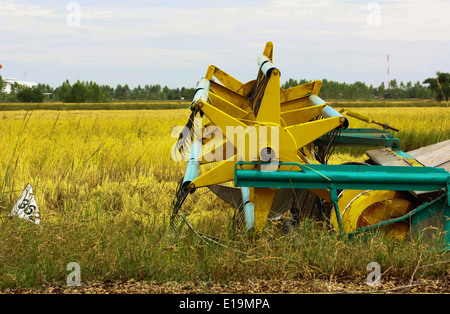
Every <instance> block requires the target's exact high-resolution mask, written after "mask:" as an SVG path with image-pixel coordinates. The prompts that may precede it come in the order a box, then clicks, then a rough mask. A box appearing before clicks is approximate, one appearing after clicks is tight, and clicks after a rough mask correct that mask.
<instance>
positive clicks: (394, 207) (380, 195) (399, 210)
mask: <svg viewBox="0 0 450 314" xmlns="http://www.w3.org/2000/svg"><path fill="white" fill-rule="evenodd" d="M338 206H339V212H340V215H341V221H342V226H343V228H344V232H346V233H349V232H353V231H356V230H357V229H358V228H361V227H366V226H370V225H373V224H377V223H379V222H382V221H386V220H388V219H391V218H397V217H400V216H403V215H405V214H407V213H408V212H409V211H411V210H412V209H414V208H415V203H414V201H412V200H411V198H410V197H409V196H408V194H407V193H402V192H398V191H371V190H367V191H364V190H344V191H342V192H341V193H340V195H339V201H338ZM330 220H331V223H332V225H333V228H334V229H335V230H338V223H337V219H336V213H335V210H334V208H332V212H331V218H330ZM408 230H409V224H408V223H407V222H403V221H401V222H395V223H390V224H388V225H387V226H386V231H387V233H388V235H389V236H390V237H392V238H394V239H398V240H403V239H404V238H405V237H406V234H407V233H408Z"/></svg>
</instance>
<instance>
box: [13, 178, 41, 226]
mask: <svg viewBox="0 0 450 314" xmlns="http://www.w3.org/2000/svg"><path fill="white" fill-rule="evenodd" d="M9 216H18V217H20V218H22V219H25V220H28V221H31V222H33V223H35V224H37V225H39V224H40V217H39V208H38V206H37V203H36V199H35V198H34V194H33V189H32V188H31V185H30V184H28V185H27V186H26V187H25V189H24V190H23V192H22V195H20V198H19V200H18V201H17V203H16V205H14V207H13V209H12V211H11V213H10V214H9Z"/></svg>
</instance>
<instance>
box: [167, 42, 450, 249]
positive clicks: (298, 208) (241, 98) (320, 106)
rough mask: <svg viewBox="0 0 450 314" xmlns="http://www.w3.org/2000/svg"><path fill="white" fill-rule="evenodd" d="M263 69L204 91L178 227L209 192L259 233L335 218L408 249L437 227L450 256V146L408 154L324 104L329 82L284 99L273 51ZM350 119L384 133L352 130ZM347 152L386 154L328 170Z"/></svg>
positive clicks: (196, 108)
mask: <svg viewBox="0 0 450 314" xmlns="http://www.w3.org/2000/svg"><path fill="white" fill-rule="evenodd" d="M257 63H258V66H259V70H258V75H257V79H256V80H252V81H250V82H248V83H245V84H244V83H241V82H240V81H238V80H237V79H235V78H233V77H232V76H230V75H229V74H227V73H225V72H224V71H223V70H221V69H219V68H218V67H216V66H209V68H208V70H207V72H206V75H205V77H204V78H202V79H201V80H200V81H199V83H198V86H197V89H196V91H195V97H194V100H193V102H192V104H191V115H190V118H189V121H188V123H187V125H186V127H185V128H184V131H183V132H182V133H181V134H180V136H179V140H178V142H177V145H175V147H176V153H179V154H181V155H183V154H184V156H185V158H184V159H185V160H187V165H186V172H185V176H184V178H183V180H182V181H181V182H180V185H179V188H178V191H177V195H176V197H175V200H174V202H173V212H172V222H173V223H174V222H175V221H176V217H177V216H178V213H179V209H180V207H181V205H182V204H183V202H184V200H185V199H186V197H187V196H188V195H189V194H191V193H194V192H195V191H196V190H197V189H198V188H202V187H208V188H209V189H210V190H211V191H213V192H214V193H215V194H216V195H217V196H218V197H220V198H221V199H223V200H225V201H227V202H228V203H230V204H232V205H234V206H236V208H238V209H239V212H240V213H242V216H243V217H244V221H245V228H246V231H247V232H249V233H250V232H251V233H253V234H254V233H256V234H259V233H261V232H262V231H263V229H264V226H265V224H266V221H267V220H268V219H283V218H282V217H286V216H287V217H289V218H288V219H283V220H285V221H291V222H296V221H298V220H299V219H300V217H306V216H308V217H316V218H320V219H323V218H324V217H325V219H328V220H329V221H330V223H331V224H330V226H332V228H334V229H335V230H337V231H341V232H345V233H346V234H348V235H349V236H351V235H355V234H358V233H361V232H365V231H368V230H373V229H374V228H383V229H384V230H386V231H387V232H388V233H389V234H390V235H392V237H394V238H397V239H405V238H406V237H407V236H414V235H416V234H418V233H421V232H422V230H424V229H427V227H429V226H434V227H436V228H438V230H440V231H441V232H442V231H444V232H446V233H444V241H445V244H446V248H447V250H448V249H449V248H450V197H449V196H450V173H449V172H448V171H449V170H450V141H445V142H441V143H438V144H435V145H431V146H428V147H424V148H420V149H417V150H414V151H411V152H403V151H401V148H400V141H399V139H397V138H395V137H394V136H393V135H392V134H391V133H389V132H388V131H387V130H388V129H391V130H394V131H398V130H397V129H395V128H393V127H392V126H389V125H387V124H385V123H380V122H377V121H373V120H372V119H371V118H370V117H367V116H363V115H360V114H358V113H356V112H353V111H351V110H347V109H342V110H341V111H340V112H338V111H336V110H335V109H334V108H332V107H331V106H329V104H328V103H327V102H325V101H324V100H322V99H321V98H320V97H319V96H318V95H319V91H320V89H321V85H322V82H321V81H313V82H310V83H307V84H303V85H300V86H297V87H293V88H289V89H282V88H281V85H280V70H279V69H278V68H277V67H276V66H275V64H274V63H273V44H272V43H271V42H268V43H267V44H266V47H265V49H264V52H263V55H262V56H260V57H259V58H258V59H257ZM219 82H220V83H219ZM348 117H352V118H356V119H360V120H363V121H365V122H368V123H372V124H377V125H381V126H383V129H382V130H381V129H379V128H357V129H356V128H353V129H352V128H349V120H348ZM339 145H347V146H354V145H361V146H373V147H374V148H375V147H380V146H381V147H383V148H379V149H374V150H370V151H367V153H366V154H367V156H368V157H369V160H368V163H346V164H341V165H330V164H327V161H328V158H329V157H330V155H331V154H332V152H333V148H334V147H335V146H339ZM187 156H188V157H187ZM208 164H211V165H209V167H208V168H209V170H208V171H200V168H201V166H204V165H208ZM227 182H231V183H234V186H233V185H230V184H228V183H227ZM436 228H433V229H436ZM428 229H429V228H428Z"/></svg>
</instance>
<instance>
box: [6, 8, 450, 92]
mask: <svg viewBox="0 0 450 314" xmlns="http://www.w3.org/2000/svg"><path fill="white" fill-rule="evenodd" d="M449 12H450V1H449V0H380V1H363V0H309V1H304V0H260V1H251V0H240V1H237V0H227V1H225V0H208V1H206V0H197V1H192V0H180V1H175V0H164V1H159V0H155V1H151V0H150V1H143V0H131V1H113V0H111V1H106V0H90V1H85V0H80V1H61V0H59V1H50V0H41V1H30V0H8V1H1V0H0V64H2V65H3V68H2V69H1V70H0V75H1V76H2V77H3V78H16V79H18V80H27V81H33V82H37V83H44V84H50V85H51V86H53V87H57V86H60V85H61V84H62V82H64V81H65V80H66V79H68V80H69V81H70V82H72V83H73V82H76V81H77V80H80V81H93V82H97V83H98V84H100V85H103V84H105V85H110V86H114V87H115V86H116V85H117V84H121V85H124V84H128V85H129V86H130V87H136V86H138V85H141V86H144V85H146V84H149V85H150V84H153V85H154V84H160V85H162V86H168V87H170V88H177V87H188V88H189V87H195V86H196V84H197V82H198V80H199V79H200V78H202V77H203V76H204V75H205V74H206V70H207V67H208V66H209V65H211V64H213V65H215V66H217V67H219V68H220V69H222V70H224V71H225V72H227V73H229V74H230V75H232V76H233V77H235V78H236V79H238V80H240V81H241V82H243V83H246V82H248V81H250V80H253V79H255V78H256V75H257V71H258V66H257V63H256V60H257V58H258V56H260V55H261V54H262V52H263V50H264V46H265V44H266V42H268V41H271V42H273V44H274V64H275V65H276V66H277V67H278V68H279V69H280V71H281V81H282V82H285V81H287V80H288V79H290V78H294V79H297V80H300V79H302V78H303V79H307V80H317V79H318V80H322V79H324V78H326V79H328V80H334V81H339V82H347V83H353V82H355V81H361V82H365V83H366V84H373V85H374V86H379V85H380V84H381V82H385V83H386V81H387V79H388V76H387V68H388V63H387V55H389V60H390V62H389V68H390V79H396V80H397V81H398V82H400V81H403V82H405V83H406V82H408V81H412V82H413V83H415V82H417V81H420V82H423V80H425V79H426V78H428V77H434V76H435V74H436V72H437V71H441V72H450V58H449V56H450V18H449Z"/></svg>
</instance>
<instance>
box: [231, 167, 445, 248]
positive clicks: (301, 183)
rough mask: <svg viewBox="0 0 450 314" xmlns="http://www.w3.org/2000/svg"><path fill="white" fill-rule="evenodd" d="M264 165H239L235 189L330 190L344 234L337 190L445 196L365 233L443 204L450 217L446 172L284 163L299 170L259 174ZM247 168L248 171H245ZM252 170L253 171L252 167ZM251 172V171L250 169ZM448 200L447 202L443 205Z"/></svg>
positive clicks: (437, 169) (266, 171) (442, 170)
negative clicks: (389, 191) (388, 191)
mask: <svg viewBox="0 0 450 314" xmlns="http://www.w3.org/2000/svg"><path fill="white" fill-rule="evenodd" d="M260 165H264V163H260V162H237V163H236V165H235V176H234V177H235V182H234V183H235V186H237V187H258V188H292V189H327V190H329V191H330V195H331V201H332V202H333V204H334V209H335V212H336V217H337V219H338V224H339V228H340V230H341V231H342V232H343V227H342V223H341V221H340V217H341V215H340V212H339V206H338V194H337V190H338V189H339V190H341V189H349V190H394V191H436V190H441V189H442V190H444V193H443V194H442V195H441V196H440V197H439V198H437V199H436V200H434V201H433V202H430V203H424V204H422V205H421V206H419V207H418V208H416V209H415V210H413V211H412V212H410V213H408V214H407V215H405V216H403V217H399V218H396V219H390V220H389V221H385V222H382V223H380V224H377V225H373V226H370V227H365V228H362V229H358V231H356V232H363V231H366V230H368V229H369V228H370V229H373V228H375V227H379V226H381V225H386V224H389V223H393V222H396V221H400V220H405V219H409V218H410V217H411V216H413V215H416V214H417V213H419V212H421V211H423V209H425V208H429V206H431V205H432V204H434V203H435V202H436V201H438V200H440V201H441V202H442V203H443V206H444V207H445V208H444V210H445V213H446V215H448V216H449V217H450V173H449V172H447V171H446V170H445V169H442V168H430V167H401V166H366V165H315V164H314V165H313V164H308V165H306V164H298V163H280V164H279V165H280V166H281V165H282V166H295V167H298V168H299V169H298V170H299V171H295V170H275V171H268V170H259V169H257V167H258V166H260ZM245 166H247V167H245ZM248 166H251V167H248ZM247 168H251V169H247ZM445 197H446V201H443V200H444V198H445ZM444 224H445V231H447V236H446V243H447V247H450V219H449V220H448V221H446V222H444Z"/></svg>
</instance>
